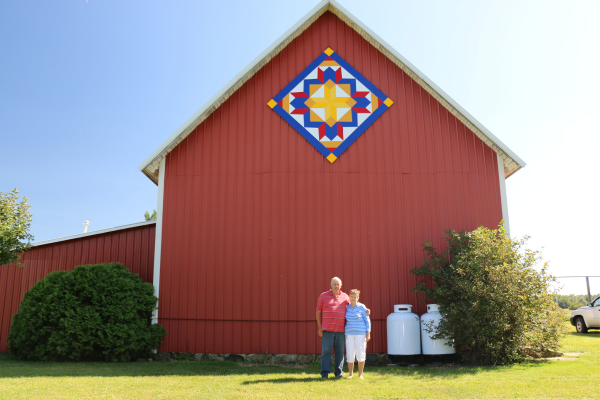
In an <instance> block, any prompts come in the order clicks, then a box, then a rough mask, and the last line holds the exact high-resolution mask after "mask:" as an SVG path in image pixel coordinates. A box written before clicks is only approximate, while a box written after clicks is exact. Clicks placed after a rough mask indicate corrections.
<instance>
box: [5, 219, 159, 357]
mask: <svg viewBox="0 0 600 400" xmlns="http://www.w3.org/2000/svg"><path fill="white" fill-rule="evenodd" d="M155 231H156V225H154V224H150V225H143V226H140V227H135V228H130V229H123V230H119V231H114V232H109V233H104V234H99V235H93V236H88V237H83V238H80V239H73V240H66V241H62V242H57V243H50V244H47V245H43V246H36V247H33V248H32V249H30V250H28V251H26V252H25V253H24V254H23V256H22V257H21V260H20V262H21V263H22V264H23V268H20V267H18V266H16V265H15V264H10V265H1V266H0V304H1V305H2V306H0V352H3V351H8V349H7V341H8V333H9V332H10V324H11V322H12V317H13V315H14V314H16V312H17V310H18V309H19V304H20V303H21V300H23V296H24V295H25V293H26V292H27V291H28V290H29V288H31V287H32V286H33V285H34V284H35V283H36V282H37V281H38V280H40V279H42V278H43V277H45V276H46V275H47V274H49V273H50V272H53V271H70V270H72V269H73V268H75V267H76V266H78V265H85V264H98V263H107V262H120V263H122V264H123V265H125V266H126V267H127V268H129V270H130V271H132V272H134V273H136V274H139V275H140V277H141V278H142V279H143V280H144V281H145V282H149V283H152V278H153V273H154V234H155Z"/></svg>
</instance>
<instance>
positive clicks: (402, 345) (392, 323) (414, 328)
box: [387, 304, 421, 356]
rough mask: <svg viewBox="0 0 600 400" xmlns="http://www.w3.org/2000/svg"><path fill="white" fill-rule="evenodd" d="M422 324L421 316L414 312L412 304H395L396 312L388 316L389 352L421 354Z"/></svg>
mask: <svg viewBox="0 0 600 400" xmlns="http://www.w3.org/2000/svg"><path fill="white" fill-rule="evenodd" d="M420 325H421V324H420V322H419V317H418V316H417V315H416V314H413V313H412V306H411V305H410V304H396V305H394V312H393V313H391V314H390V315H388V317H387V339H388V354H391V355H399V356H409V355H417V354H421V329H420Z"/></svg>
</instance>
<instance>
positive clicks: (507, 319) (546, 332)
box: [411, 225, 565, 365]
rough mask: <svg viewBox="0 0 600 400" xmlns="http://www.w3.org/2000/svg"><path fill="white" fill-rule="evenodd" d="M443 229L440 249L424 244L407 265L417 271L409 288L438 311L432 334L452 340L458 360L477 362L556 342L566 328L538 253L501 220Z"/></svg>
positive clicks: (509, 358)
mask: <svg viewBox="0 0 600 400" xmlns="http://www.w3.org/2000/svg"><path fill="white" fill-rule="evenodd" d="M446 233H447V234H448V236H447V237H446V238H445V240H446V241H448V243H449V246H448V247H447V248H446V250H444V251H442V252H439V253H438V252H437V251H436V249H435V248H433V247H432V246H431V245H430V244H429V243H427V244H426V245H425V246H423V248H424V250H425V253H426V255H427V257H426V261H425V263H424V264H423V266H421V267H419V268H416V269H413V270H411V272H412V273H414V274H415V275H417V276H422V277H424V279H423V280H421V281H419V282H417V287H416V288H415V289H413V291H415V292H417V293H422V294H424V295H425V298H426V299H427V300H430V301H433V302H435V303H437V304H439V305H440V308H441V310H442V315H443V319H442V321H441V323H440V325H439V327H438V329H437V331H436V332H434V333H436V334H435V335H434V338H438V339H446V340H454V345H455V346H456V349H457V353H459V354H461V356H462V360H463V361H464V362H467V363H469V364H480V365H496V364H508V363H513V362H517V361H520V360H523V359H524V358H525V357H526V356H527V354H528V353H529V354H531V353H532V351H533V352H536V353H541V354H545V353H547V351H548V350H556V349H558V348H559V339H560V337H561V335H562V333H563V332H564V329H565V328H564V324H563V321H562V320H563V318H562V315H561V311H560V310H559V308H558V307H557V306H556V304H555V303H554V302H553V298H552V294H551V293H550V285H551V284H552V283H553V282H555V281H556V280H555V279H554V277H552V276H550V275H549V274H547V265H546V264H542V265H540V264H541V255H540V253H539V252H537V251H531V250H524V249H523V246H524V245H525V243H526V240H527V238H524V239H520V240H511V239H510V238H509V237H508V236H507V235H506V231H505V230H504V228H503V227H502V225H501V226H500V227H499V229H497V230H490V229H487V228H485V227H479V228H477V229H476V230H474V231H473V232H468V233H467V232H464V231H463V232H461V233H456V232H453V231H446ZM538 266H540V268H537V267H538Z"/></svg>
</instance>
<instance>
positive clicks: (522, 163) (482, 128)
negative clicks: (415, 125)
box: [329, 0, 527, 167]
mask: <svg viewBox="0 0 600 400" xmlns="http://www.w3.org/2000/svg"><path fill="white" fill-rule="evenodd" d="M329 3H331V5H332V6H334V7H335V8H337V9H338V10H339V11H340V12H341V13H342V14H344V15H346V17H348V19H350V20H351V21H352V22H354V23H355V24H356V25H358V26H359V27H360V28H361V29H362V30H363V31H365V32H366V33H367V34H368V35H370V36H371V37H372V38H373V39H375V40H376V41H377V42H378V43H379V44H381V45H382V46H383V47H385V49H386V50H387V51H389V52H390V53H392V54H393V55H394V57H396V58H397V59H398V60H400V61H401V62H402V63H403V64H404V65H406V67H408V68H409V69H410V70H411V71H412V72H414V73H415V75H417V76H418V77H419V78H421V79H423V81H424V82H425V83H427V85H429V86H430V87H431V88H432V89H433V90H434V91H436V92H437V93H438V94H439V95H440V96H442V97H443V98H444V99H445V100H446V101H447V102H448V103H450V104H451V105H452V107H454V108H455V109H456V110H457V111H458V112H459V113H461V114H462V115H463V116H464V117H465V118H466V119H468V120H469V121H471V123H472V124H473V125H475V126H476V127H477V128H478V129H479V130H480V131H481V132H482V133H483V134H484V135H486V136H487V137H488V138H489V139H490V140H491V141H492V142H494V144H496V145H497V146H498V147H499V148H501V149H502V151H504V152H505V153H506V154H507V155H508V156H509V157H510V158H512V159H513V160H515V161H516V162H517V163H518V164H519V165H520V166H521V167H525V165H527V164H526V163H525V161H523V160H522V159H521V158H520V157H519V156H517V155H516V154H515V153H514V152H513V151H512V150H511V149H509V148H508V146H506V145H505V144H504V143H502V141H500V139H498V138H497V137H496V136H495V135H494V134H493V133H492V132H490V131H489V130H488V129H487V128H486V127H485V126H483V125H482V124H481V122H479V121H477V120H476V119H475V117H473V116H472V115H471V114H469V113H468V112H467V110H465V109H464V108H462V107H461V106H460V105H459V104H458V103H457V102H456V101H454V99H452V97H450V96H449V95H448V94H447V93H446V92H444V91H443V90H442V89H440V88H439V87H438V86H437V85H436V84H435V83H433V82H432V81H431V80H430V79H429V78H428V77H427V76H426V75H425V74H424V73H423V72H421V71H419V69H418V68H417V67H415V66H414V65H412V64H411V63H410V62H409V61H408V60H407V59H406V58H404V57H403V56H402V54H400V53H398V52H397V51H396V50H395V49H394V48H393V47H392V46H390V45H389V44H388V43H386V41H385V40H383V39H382V38H380V37H379V36H378V35H377V34H376V33H375V32H373V31H372V30H371V29H369V27H367V26H366V25H365V24H363V23H362V22H360V20H359V19H358V18H356V17H355V16H354V15H352V14H351V13H350V12H349V11H348V10H346V9H345V8H344V7H342V6H341V5H340V4H339V3H338V2H337V1H335V0H330V1H329Z"/></svg>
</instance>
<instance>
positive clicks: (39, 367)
mask: <svg viewBox="0 0 600 400" xmlns="http://www.w3.org/2000/svg"><path fill="white" fill-rule="evenodd" d="M571 328H572V327H571ZM571 331H572V329H571ZM563 343H564V348H563V351H565V352H567V353H577V354H576V355H575V357H578V359H577V360H575V361H532V362H528V363H524V364H519V365H513V366H508V367H496V368H494V367H485V368H484V367H478V368H458V369H441V368H427V367H419V368H414V369H413V368H407V367H396V368H389V367H379V368H375V367H367V368H366V369H365V378H366V379H365V380H364V381H360V380H358V379H356V378H355V379H353V380H346V379H343V380H334V379H329V380H326V381H325V380H323V381H322V380H321V379H319V366H318V365H317V364H313V365H310V366H308V367H306V368H286V367H275V366H259V367H243V366H238V365H237V364H235V363H231V362H217V361H215V362H213V361H204V362H191V361H182V362H148V363H127V364H108V363H42V362H22V361H18V360H16V359H14V358H13V357H11V356H7V355H3V356H0V399H92V398H93V399H97V398H100V399H175V398H184V399H187V398H210V399H213V398H214V399H224V398H235V399H243V398H252V399H281V398H292V399H354V398H357V399H362V398H376V399H406V398H410V399H421V398H426V399H446V398H448V399H455V398H456V399H465V398H478V399H504V398H554V399H558V398H581V399H584V398H590V399H598V398H600V332H598V331H591V332H590V333H589V334H576V333H570V334H568V335H567V336H566V337H565V339H564V342H563Z"/></svg>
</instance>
